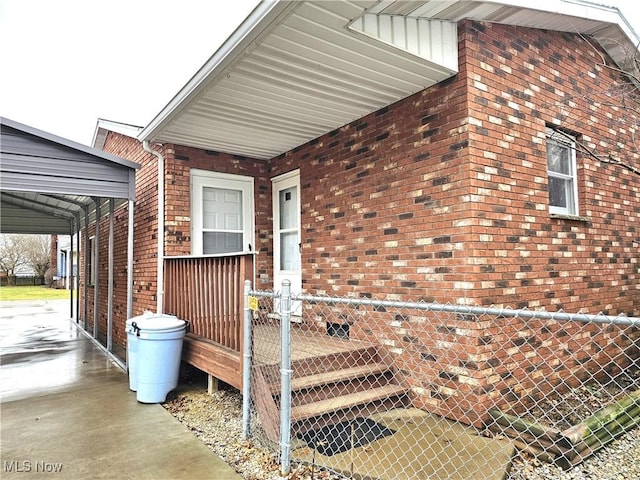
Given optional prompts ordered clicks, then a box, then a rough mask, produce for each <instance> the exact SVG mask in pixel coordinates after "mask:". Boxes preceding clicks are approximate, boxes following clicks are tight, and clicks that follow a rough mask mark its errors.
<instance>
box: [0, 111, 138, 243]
mask: <svg viewBox="0 0 640 480" xmlns="http://www.w3.org/2000/svg"><path fill="white" fill-rule="evenodd" d="M0 127H1V128H0V212H1V214H0V231H1V232H2V233H28V234H70V233H73V232H74V231H75V230H76V229H77V228H78V227H79V228H84V226H85V225H86V224H87V223H89V224H90V223H93V222H95V220H96V205H97V204H100V207H101V209H102V211H103V212H104V211H107V209H106V208H103V207H106V206H107V205H108V203H109V199H114V204H115V206H116V207H117V206H119V205H121V204H123V203H126V202H127V201H129V200H133V198H134V194H135V171H136V169H138V168H139V165H138V164H136V163H133V162H130V161H127V160H123V159H122V158H119V157H116V156H114V155H110V154H108V153H105V152H103V151H101V150H97V149H95V148H91V147H88V146H86V145H82V144H79V143H76V142H72V141H71V140H67V139H64V138H61V137H58V136H56V135H53V134H50V133H47V132H43V131H41V130H38V129H35V128H32V127H29V126H26V125H23V124H20V123H18V122H14V121H12V120H9V119H7V118H1V117H0ZM98 211H99V210H98ZM85 212H86V215H85Z"/></svg>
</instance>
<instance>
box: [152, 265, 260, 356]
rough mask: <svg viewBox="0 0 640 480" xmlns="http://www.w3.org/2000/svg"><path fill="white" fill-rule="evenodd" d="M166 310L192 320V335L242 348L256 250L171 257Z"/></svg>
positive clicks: (167, 280) (166, 289)
mask: <svg viewBox="0 0 640 480" xmlns="http://www.w3.org/2000/svg"><path fill="white" fill-rule="evenodd" d="M164 268H165V273H164V275H165V277H164V305H163V306H164V312H165V313H168V314H172V315H176V316H177V317H178V318H181V319H183V320H188V321H189V331H190V333H191V334H192V335H194V336H198V337H202V338H203V339H207V340H212V341H213V342H216V343H217V344H219V345H222V346H223V347H226V348H229V349H231V350H233V351H235V352H241V351H242V322H243V318H242V317H243V315H242V312H243V301H244V299H243V290H244V281H245V280H253V254H242V255H233V256H204V257H167V258H165V260H164Z"/></svg>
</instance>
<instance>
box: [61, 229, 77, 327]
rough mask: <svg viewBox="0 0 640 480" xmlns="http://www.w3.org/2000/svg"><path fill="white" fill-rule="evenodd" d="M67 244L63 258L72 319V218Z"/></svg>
mask: <svg viewBox="0 0 640 480" xmlns="http://www.w3.org/2000/svg"><path fill="white" fill-rule="evenodd" d="M69 245H70V252H69V255H68V258H66V259H65V262H66V265H65V266H64V270H65V272H66V274H67V288H68V289H69V310H70V313H69V317H71V320H73V285H71V279H72V278H73V220H71V228H70V229H69ZM70 270H71V272H70ZM76 296H77V294H76ZM77 321H78V319H77V318H76V322H77Z"/></svg>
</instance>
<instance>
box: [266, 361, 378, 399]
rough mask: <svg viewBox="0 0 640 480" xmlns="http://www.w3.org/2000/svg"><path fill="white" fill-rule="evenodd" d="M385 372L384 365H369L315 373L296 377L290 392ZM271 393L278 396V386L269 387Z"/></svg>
mask: <svg viewBox="0 0 640 480" xmlns="http://www.w3.org/2000/svg"><path fill="white" fill-rule="evenodd" d="M387 370H389V367H388V366H387V365H385V364H384V363H369V364H366V365H358V366H356V367H351V368H343V369H340V370H332V371H329V372H324V373H317V374H315V375H307V376H304V377H297V378H293V379H292V380H291V390H294V391H296V390H304V389H307V388H313V387H318V386H322V385H327V384H330V383H338V382H344V381H347V380H351V379H356V378H362V377H367V376H369V375H377V374H380V373H384V372H386V371H387ZM271 392H272V393H274V394H279V393H280V385H279V384H275V385H271Z"/></svg>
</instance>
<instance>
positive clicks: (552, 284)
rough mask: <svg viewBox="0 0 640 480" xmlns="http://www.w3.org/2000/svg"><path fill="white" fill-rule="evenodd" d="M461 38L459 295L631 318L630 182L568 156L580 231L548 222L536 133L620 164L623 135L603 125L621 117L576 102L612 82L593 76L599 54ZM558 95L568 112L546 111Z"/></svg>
mask: <svg viewBox="0 0 640 480" xmlns="http://www.w3.org/2000/svg"><path fill="white" fill-rule="evenodd" d="M466 31H467V33H466V35H465V36H466V37H467V44H468V51H469V54H468V55H467V56H466V57H465V60H466V62H467V70H468V71H469V73H470V75H469V78H468V89H469V90H468V96H469V105H470V117H471V118H472V120H471V123H472V125H470V127H469V138H470V142H469V144H470V150H469V154H470V157H469V161H470V163H471V165H472V182H473V188H472V190H471V191H470V192H469V193H470V194H471V195H475V196H476V199H477V200H476V201H475V202H473V203H471V204H470V208H473V209H474V217H475V221H474V223H473V228H472V236H471V241H470V242H469V243H468V244H467V245H468V248H466V249H467V250H468V251H469V256H470V258H472V259H473V260H474V262H475V263H476V264H477V271H476V278H474V279H472V282H471V284H470V285H469V286H468V291H467V294H468V295H469V296H470V297H472V298H474V299H476V300H477V302H478V303H482V304H486V305H489V304H505V305H512V306H516V307H529V308H539V307H541V306H544V307H546V308H549V309H552V310H556V309H565V310H568V311H579V310H583V311H588V312H592V313H597V312H599V311H603V312H605V313H612V314H616V313H618V312H624V313H627V314H629V315H638V314H640V296H639V295H638V290H637V285H638V279H639V278H640V277H639V276H638V266H637V247H635V246H634V243H633V241H634V240H635V239H636V238H637V236H638V234H637V230H636V229H637V224H638V220H639V219H640V211H639V210H638V208H637V207H638V205H637V198H638V193H639V187H640V185H639V182H638V180H640V179H639V178H638V176H636V175H634V174H632V173H630V172H629V171H627V170H625V169H623V168H620V167H618V166H613V165H608V164H605V163H600V162H598V161H594V160H593V159H592V158H590V157H589V156H587V155H584V154H578V158H577V163H578V175H579V183H578V189H579V197H580V198H579V201H580V207H579V208H580V211H579V214H580V215H582V216H585V217H588V218H589V221H588V222H581V221H572V220H560V219H555V218H551V217H550V215H549V207H548V197H547V191H546V188H547V184H546V180H547V176H546V148H545V141H544V134H545V125H546V124H554V123H557V124H558V126H560V127H562V128H565V129H569V130H572V131H574V132H575V133H576V134H578V135H579V136H581V137H582V138H587V137H588V138H590V139H591V141H593V142H596V143H606V144H607V145H610V146H612V147H611V148H610V147H608V146H605V147H604V148H603V147H601V146H599V147H598V148H601V149H602V150H601V151H604V152H606V153H610V152H611V151H612V150H613V151H614V152H615V153H616V154H620V153H622V155H623V156H624V155H626V156H627V157H628V156H629V155H628V154H625V153H624V151H625V150H626V151H632V149H633V145H632V144H631V138H630V136H629V135H628V134H624V133H620V132H619V130H620V124H616V121H615V120H610V119H608V118H607V116H611V118H612V119H617V118H618V117H619V116H620V115H621V113H620V112H618V111H615V110H613V109H611V108H610V107H607V103H611V102H604V101H603V102H602V105H600V106H599V107H598V108H597V109H595V110H592V109H590V108H589V107H588V106H587V105H585V101H584V100H583V98H584V97H583V95H586V94H587V92H590V97H591V98H592V99H593V98H595V97H596V96H598V92H604V91H608V90H609V89H610V88H611V85H613V84H615V83H616V82H620V78H619V77H618V75H617V73H616V72H615V71H613V70H608V69H606V68H602V67H599V66H598V65H597V63H599V62H600V56H599V55H600V53H601V52H595V51H594V47H593V46H592V45H591V44H589V43H587V40H586V39H584V38H581V37H580V36H578V35H571V34H567V33H560V32H545V31H540V30H534V29H525V28H515V27H509V26H504V25H497V24H477V23H473V24H468V26H467V30H466ZM602 54H603V55H604V53H602ZM568 98H571V99H572V100H573V101H574V102H575V103H576V107H574V108H568V107H566V106H565V107H560V106H557V105H559V104H560V105H561V104H565V105H566V103H567V101H566V99H568ZM600 100H602V98H600ZM614 101H615V99H614ZM562 109H565V110H568V111H569V116H566V115H561V114H560V113H559V112H560V111H561V110H562ZM610 129H613V133H612V131H611V130H610ZM481 239H483V240H485V242H484V243H482V242H480V240H481Z"/></svg>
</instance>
